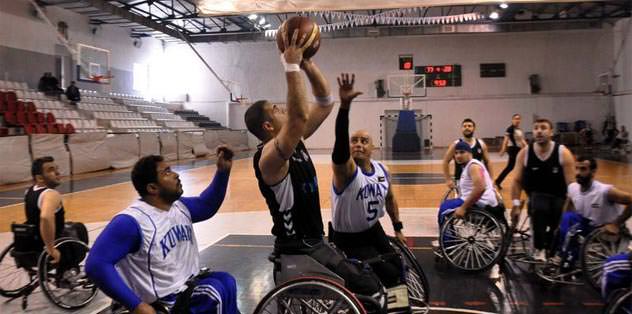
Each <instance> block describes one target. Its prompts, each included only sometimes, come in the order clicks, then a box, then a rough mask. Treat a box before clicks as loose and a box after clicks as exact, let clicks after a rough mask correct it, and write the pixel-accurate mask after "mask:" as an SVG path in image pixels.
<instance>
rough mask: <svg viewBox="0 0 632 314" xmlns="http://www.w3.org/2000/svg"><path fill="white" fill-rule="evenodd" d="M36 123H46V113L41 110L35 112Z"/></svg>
mask: <svg viewBox="0 0 632 314" xmlns="http://www.w3.org/2000/svg"><path fill="white" fill-rule="evenodd" d="M35 115H36V116H37V123H46V114H45V113H43V112H37V113H36V114H35Z"/></svg>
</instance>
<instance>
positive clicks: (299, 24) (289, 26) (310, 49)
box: [276, 16, 320, 58]
mask: <svg viewBox="0 0 632 314" xmlns="http://www.w3.org/2000/svg"><path fill="white" fill-rule="evenodd" d="M297 28H298V29H299V32H298V38H299V41H300V39H301V38H302V37H303V36H304V35H305V34H307V35H306V36H305V39H304V40H303V42H300V43H299V44H300V46H301V47H303V48H305V51H304V52H303V58H311V57H312V56H314V55H315V54H316V52H317V51H318V48H319V47H320V29H319V28H318V25H316V23H314V21H312V20H310V19H309V18H308V17H304V16H295V17H292V18H290V19H288V20H286V21H285V22H283V24H281V27H279V31H278V32H277V35H276V42H277V47H278V48H279V50H280V51H281V52H283V51H284V50H285V47H284V45H283V34H284V31H285V30H287V32H285V33H286V34H287V37H288V38H287V40H288V42H290V40H291V39H292V34H293V33H294V30H295V29H297Z"/></svg>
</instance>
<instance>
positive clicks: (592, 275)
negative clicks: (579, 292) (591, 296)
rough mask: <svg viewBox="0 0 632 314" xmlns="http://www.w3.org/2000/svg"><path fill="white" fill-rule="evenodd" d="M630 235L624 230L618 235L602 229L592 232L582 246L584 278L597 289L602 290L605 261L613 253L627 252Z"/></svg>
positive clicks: (581, 257)
mask: <svg viewBox="0 0 632 314" xmlns="http://www.w3.org/2000/svg"><path fill="white" fill-rule="evenodd" d="M629 242H630V235H629V233H628V232H627V230H625V229H624V230H623V231H622V232H621V233H620V234H619V235H618V236H617V235H609V234H607V233H606V232H605V231H603V230H601V229H597V230H595V231H593V232H591V233H590V234H589V235H588V237H586V240H585V241H584V245H583V246H582V252H581V255H580V259H581V261H580V262H581V267H582V273H583V274H584V279H585V280H586V282H588V284H589V285H590V286H592V287H593V288H595V289H596V290H597V291H599V290H601V277H602V276H603V263H604V262H605V261H606V259H607V258H608V257H610V256H612V255H616V254H619V253H623V252H627V247H628V245H627V243H629Z"/></svg>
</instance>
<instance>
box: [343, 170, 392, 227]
mask: <svg viewBox="0 0 632 314" xmlns="http://www.w3.org/2000/svg"><path fill="white" fill-rule="evenodd" d="M371 165H372V168H373V173H364V172H363V171H362V169H360V167H356V171H355V173H354V174H353V177H352V178H351V180H350V181H349V183H347V186H346V187H345V188H344V190H342V191H337V190H336V188H335V187H333V189H332V192H331V199H332V215H331V216H332V217H331V223H332V225H333V228H334V230H336V231H338V232H362V231H365V230H367V229H369V228H371V227H372V226H373V225H374V224H375V223H376V222H377V221H378V220H379V218H381V217H382V216H384V212H385V207H384V205H385V203H386V201H385V199H386V195H387V194H388V188H389V185H390V182H389V177H388V173H387V172H386V169H385V168H384V166H383V165H382V164H381V163H379V162H377V161H374V160H371Z"/></svg>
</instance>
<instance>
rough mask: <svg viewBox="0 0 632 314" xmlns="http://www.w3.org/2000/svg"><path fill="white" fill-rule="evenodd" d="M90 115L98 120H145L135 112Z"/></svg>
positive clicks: (93, 113) (104, 112)
mask: <svg viewBox="0 0 632 314" xmlns="http://www.w3.org/2000/svg"><path fill="white" fill-rule="evenodd" d="M92 115H93V117H94V118H95V119H98V120H146V119H145V118H143V116H141V115H140V113H136V112H109V111H93V112H92Z"/></svg>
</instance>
